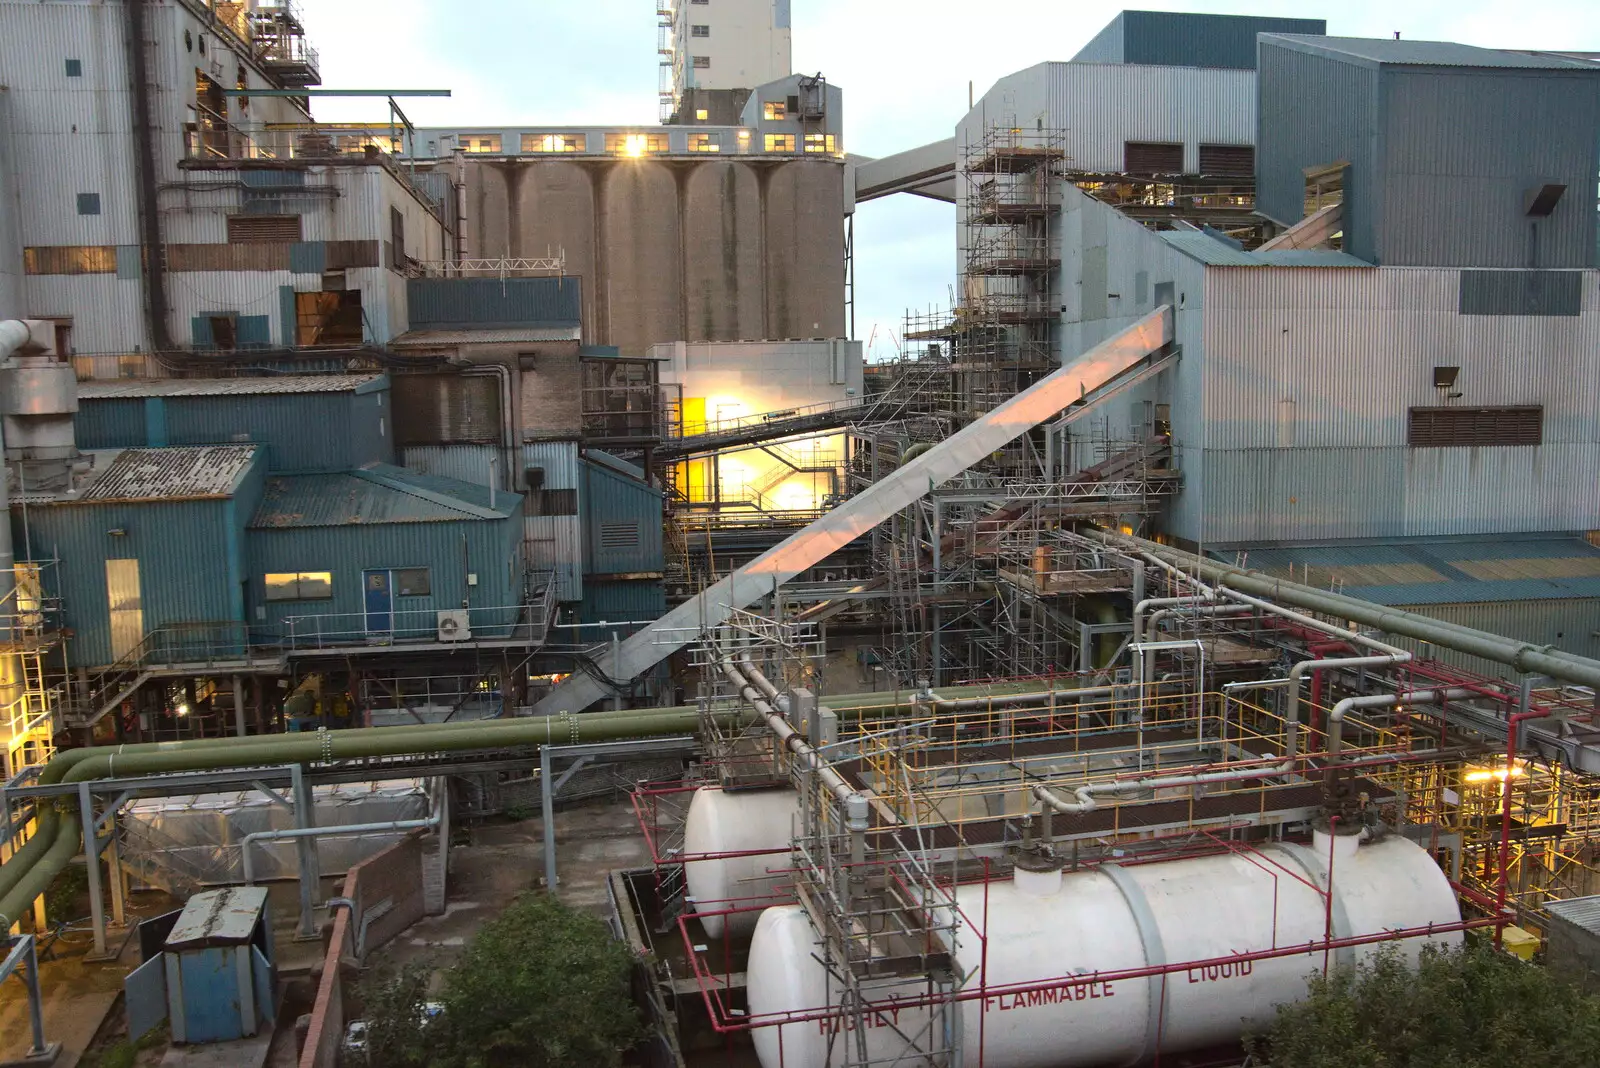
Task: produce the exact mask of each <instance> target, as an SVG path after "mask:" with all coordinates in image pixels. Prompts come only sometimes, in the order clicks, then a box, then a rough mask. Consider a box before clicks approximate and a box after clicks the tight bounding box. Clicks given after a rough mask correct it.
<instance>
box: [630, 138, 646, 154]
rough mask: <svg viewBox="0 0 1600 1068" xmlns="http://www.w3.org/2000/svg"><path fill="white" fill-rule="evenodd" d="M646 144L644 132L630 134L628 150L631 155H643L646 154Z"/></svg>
mask: <svg viewBox="0 0 1600 1068" xmlns="http://www.w3.org/2000/svg"><path fill="white" fill-rule="evenodd" d="M646 144H647V142H646V141H645V137H644V134H629V135H628V141H627V149H626V152H627V153H628V155H630V156H634V157H638V156H642V155H644V150H645V145H646Z"/></svg>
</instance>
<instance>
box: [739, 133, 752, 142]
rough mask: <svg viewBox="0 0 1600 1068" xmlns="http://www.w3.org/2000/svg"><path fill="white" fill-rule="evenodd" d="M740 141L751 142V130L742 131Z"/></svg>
mask: <svg viewBox="0 0 1600 1068" xmlns="http://www.w3.org/2000/svg"><path fill="white" fill-rule="evenodd" d="M739 140H741V141H748V140H750V131H749V130H740V131H739Z"/></svg>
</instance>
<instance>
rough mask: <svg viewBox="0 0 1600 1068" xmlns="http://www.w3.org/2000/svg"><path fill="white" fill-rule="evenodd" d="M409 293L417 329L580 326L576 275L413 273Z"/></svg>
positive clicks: (581, 306) (412, 325)
mask: <svg viewBox="0 0 1600 1068" xmlns="http://www.w3.org/2000/svg"><path fill="white" fill-rule="evenodd" d="M407 299H408V301H409V306H410V322H411V327H412V329H414V330H448V329H452V328H456V327H508V326H575V325H577V324H578V322H579V321H580V320H581V318H582V315H583V303H582V299H581V295H580V293H579V286H578V279H576V278H507V279H498V278H414V279H412V280H411V282H410V284H409V285H408V287H407Z"/></svg>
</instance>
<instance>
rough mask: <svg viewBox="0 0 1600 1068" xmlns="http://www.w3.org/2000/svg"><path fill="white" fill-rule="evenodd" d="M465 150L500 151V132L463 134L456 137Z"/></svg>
mask: <svg viewBox="0 0 1600 1068" xmlns="http://www.w3.org/2000/svg"><path fill="white" fill-rule="evenodd" d="M456 142H457V144H459V145H460V146H461V151H463V152H490V153H493V152H499V151H500V135H499V134H461V135H459V136H458V137H457V138H456Z"/></svg>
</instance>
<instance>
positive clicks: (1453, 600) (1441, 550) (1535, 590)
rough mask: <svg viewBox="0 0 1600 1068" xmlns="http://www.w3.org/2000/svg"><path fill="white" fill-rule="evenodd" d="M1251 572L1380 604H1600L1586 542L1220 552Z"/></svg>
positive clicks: (1564, 539) (1599, 579)
mask: <svg viewBox="0 0 1600 1068" xmlns="http://www.w3.org/2000/svg"><path fill="white" fill-rule="evenodd" d="M1212 555H1213V556H1216V557H1217V558H1219V559H1225V560H1229V561H1233V560H1235V559H1237V558H1238V557H1240V556H1242V557H1243V562H1244V566H1246V567H1249V568H1253V569H1255V570H1257V571H1265V572H1266V573H1268V574H1271V575H1279V576H1282V577H1283V578H1287V579H1291V580H1293V581H1295V582H1303V583H1305V584H1306V585H1308V586H1317V587H1321V588H1333V589H1337V590H1338V591H1339V592H1341V593H1346V594H1349V595H1350V596H1352V597H1360V598H1362V599H1363V600H1367V601H1374V602H1376V603H1378V604H1391V605H1406V606H1418V605H1430V604H1471V603H1479V602H1487V601H1536V600H1564V599H1572V598H1600V547H1596V546H1594V545H1591V544H1589V543H1588V542H1586V541H1584V540H1582V539H1581V538H1576V537H1568V536H1562V535H1555V536H1549V537H1531V538H1519V537H1510V536H1508V537H1501V538H1410V539H1405V540H1402V541H1393V542H1384V543H1379V544H1369V545H1305V546H1296V547H1293V548H1267V549H1249V550H1242V551H1240V552H1238V553H1234V552H1228V551H1218V552H1215V553H1213V554H1212Z"/></svg>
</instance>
